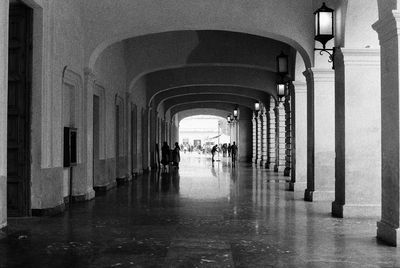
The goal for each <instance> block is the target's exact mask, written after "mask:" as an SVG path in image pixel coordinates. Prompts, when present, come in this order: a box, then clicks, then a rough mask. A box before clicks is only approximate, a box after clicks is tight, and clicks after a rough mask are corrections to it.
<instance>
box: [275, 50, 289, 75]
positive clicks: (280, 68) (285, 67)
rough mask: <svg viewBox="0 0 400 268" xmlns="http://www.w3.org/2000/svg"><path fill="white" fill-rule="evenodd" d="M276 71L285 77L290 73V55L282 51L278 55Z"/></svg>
mask: <svg viewBox="0 0 400 268" xmlns="http://www.w3.org/2000/svg"><path fill="white" fill-rule="evenodd" d="M276 72H277V73H278V74H279V75H280V76H281V77H282V78H283V77H285V75H287V74H288V73H289V56H288V55H286V54H285V53H283V51H282V52H281V54H279V55H278V56H276Z"/></svg>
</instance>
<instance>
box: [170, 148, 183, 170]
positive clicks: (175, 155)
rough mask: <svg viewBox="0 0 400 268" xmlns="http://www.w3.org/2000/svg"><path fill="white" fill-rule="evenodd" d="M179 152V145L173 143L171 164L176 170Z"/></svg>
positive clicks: (179, 159) (179, 156)
mask: <svg viewBox="0 0 400 268" xmlns="http://www.w3.org/2000/svg"><path fill="white" fill-rule="evenodd" d="M180 150H181V148H180V147H179V144H178V143H177V142H175V148H174V150H173V151H172V162H173V165H174V166H176V167H177V168H179V162H180V161H181V155H180Z"/></svg>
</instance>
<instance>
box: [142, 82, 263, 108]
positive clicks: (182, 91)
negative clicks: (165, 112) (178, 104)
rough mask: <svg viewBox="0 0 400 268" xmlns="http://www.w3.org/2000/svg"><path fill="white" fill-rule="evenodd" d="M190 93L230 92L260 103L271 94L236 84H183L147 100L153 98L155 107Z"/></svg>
mask: <svg viewBox="0 0 400 268" xmlns="http://www.w3.org/2000/svg"><path fill="white" fill-rule="evenodd" d="M191 94H230V95H235V96H245V97H252V98H254V99H256V100H258V101H260V102H262V103H264V104H265V103H266V102H267V101H268V99H269V98H270V96H271V95H269V94H268V93H266V92H264V91H261V90H254V89H251V88H243V87H238V86H183V87H177V88H172V89H167V90H164V91H162V92H159V93H157V94H155V95H154V96H153V98H152V99H150V100H149V103H148V104H150V103H151V101H152V100H153V99H154V105H155V107H158V105H159V104H160V103H162V102H164V101H165V100H168V99H170V98H173V97H176V96H183V95H191Z"/></svg>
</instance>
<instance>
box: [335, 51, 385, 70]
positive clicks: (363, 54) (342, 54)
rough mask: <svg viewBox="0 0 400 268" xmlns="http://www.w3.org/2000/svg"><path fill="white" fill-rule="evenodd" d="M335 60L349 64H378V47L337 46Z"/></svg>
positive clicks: (379, 54) (379, 60)
mask: <svg viewBox="0 0 400 268" xmlns="http://www.w3.org/2000/svg"><path fill="white" fill-rule="evenodd" d="M335 53H336V54H335V60H336V61H338V63H339V62H343V64H344V65H346V66H349V65H352V66H380V63H381V53H380V49H371V48H356V49H355V48H339V49H337V50H336V52H335Z"/></svg>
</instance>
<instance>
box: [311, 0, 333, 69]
mask: <svg viewBox="0 0 400 268" xmlns="http://www.w3.org/2000/svg"><path fill="white" fill-rule="evenodd" d="M333 13H334V10H333V9H331V8H329V7H327V6H326V5H325V2H324V3H322V6H321V7H320V8H319V9H317V10H316V11H315V12H314V16H315V37H314V40H316V41H318V42H320V43H321V44H322V48H314V50H317V51H319V54H320V55H322V53H323V52H325V53H327V54H328V55H329V62H332V69H334V67H335V65H334V55H335V48H331V49H329V48H326V43H327V42H328V41H329V40H331V39H332V38H334V37H335V36H334V34H333V33H334V29H333V24H334V17H333Z"/></svg>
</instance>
